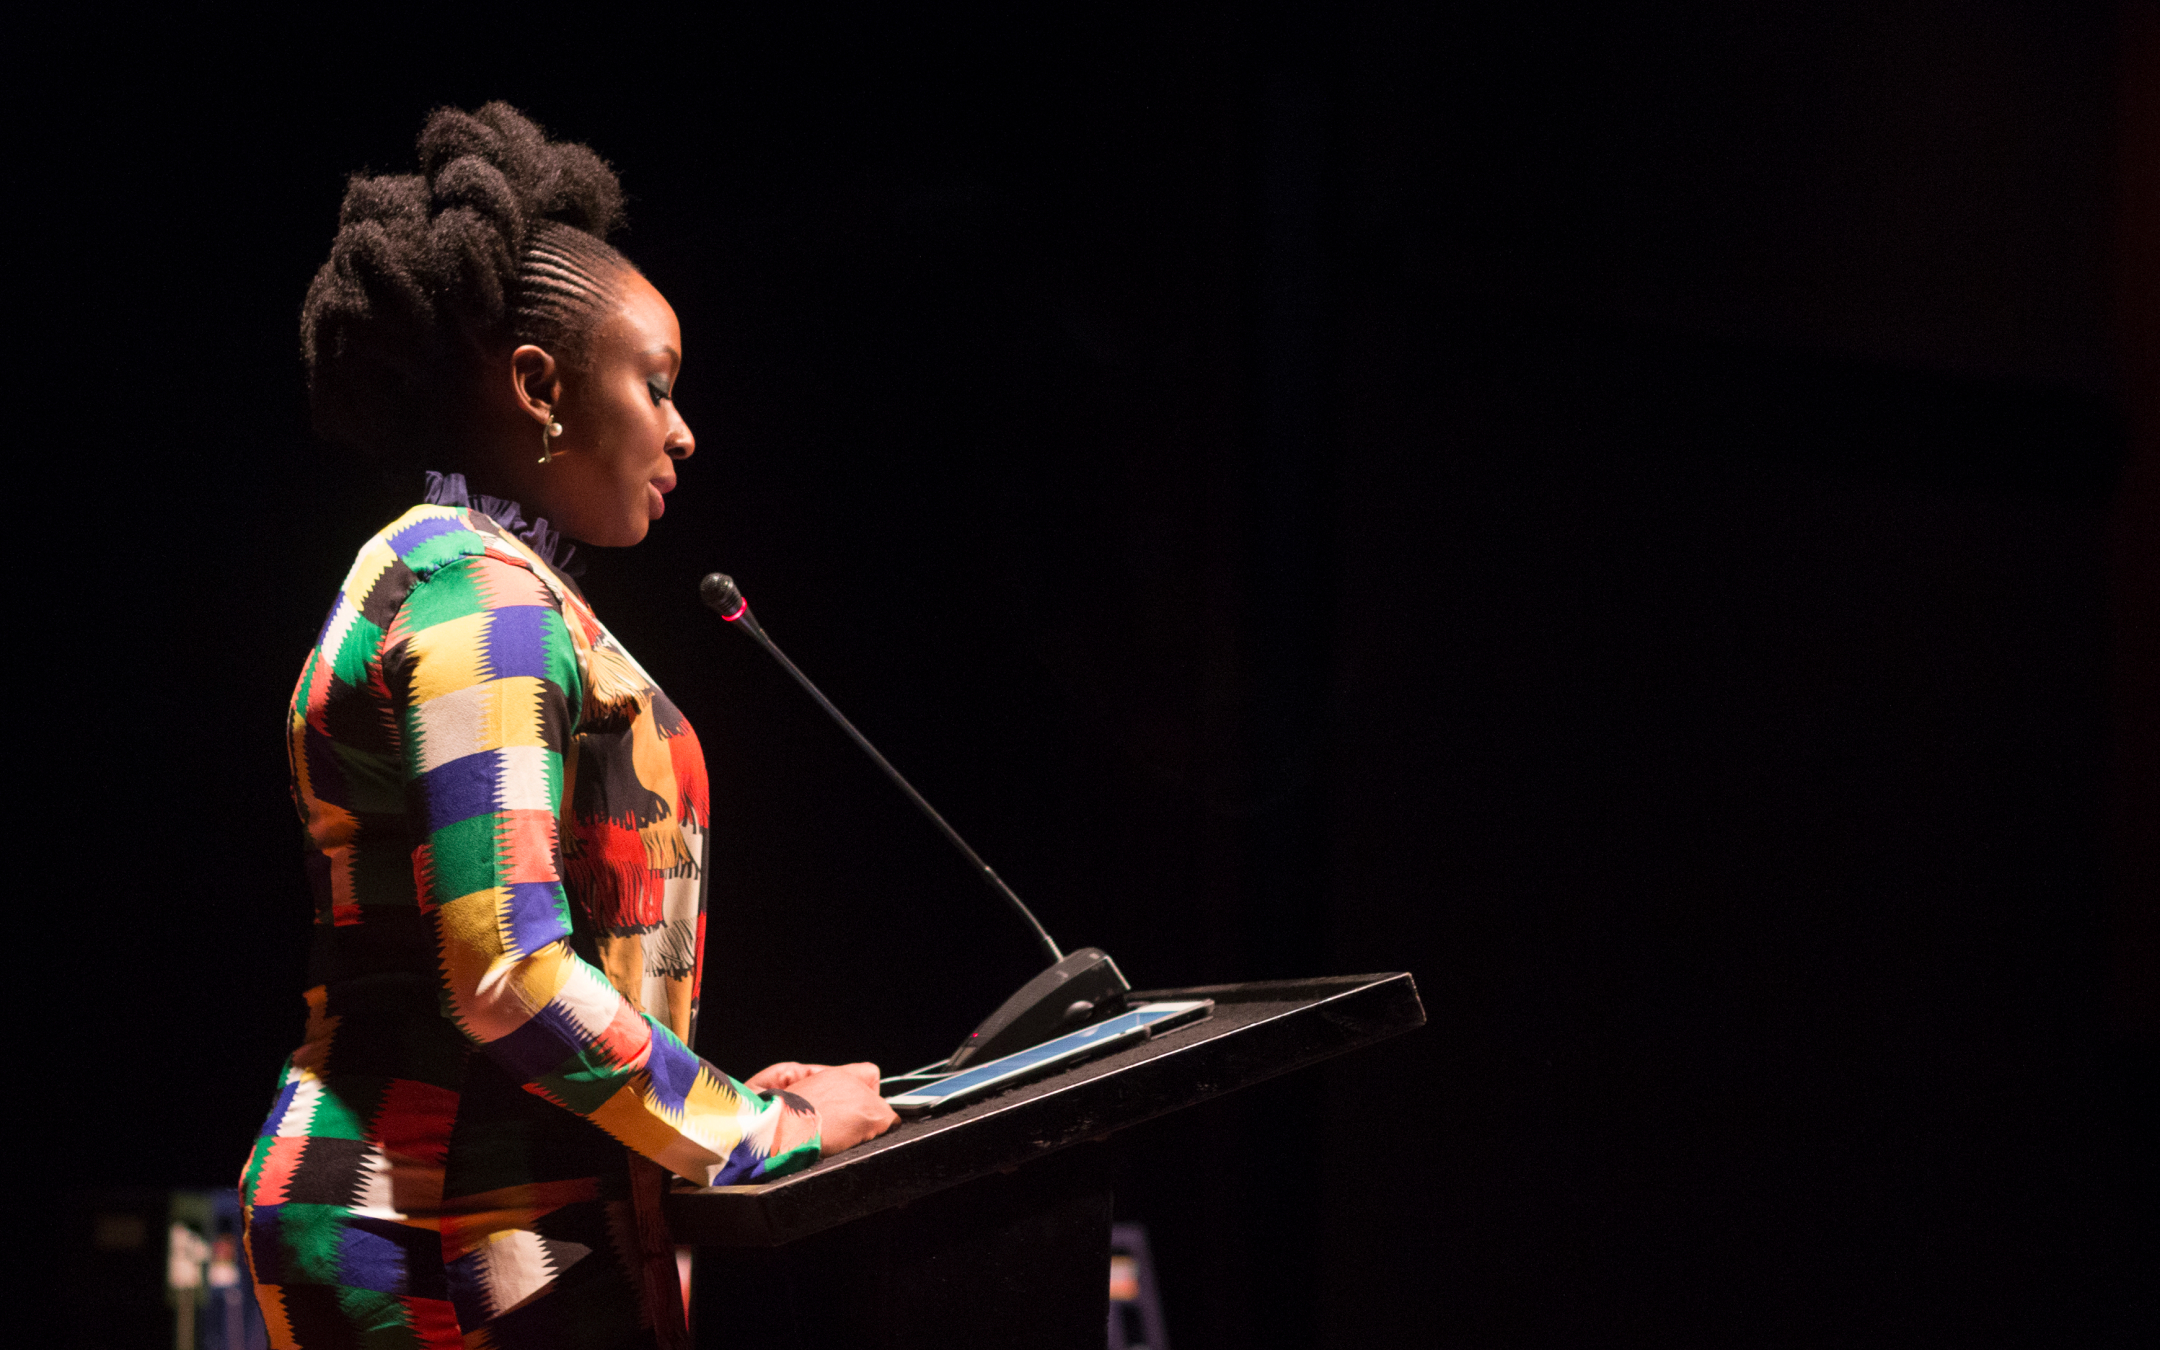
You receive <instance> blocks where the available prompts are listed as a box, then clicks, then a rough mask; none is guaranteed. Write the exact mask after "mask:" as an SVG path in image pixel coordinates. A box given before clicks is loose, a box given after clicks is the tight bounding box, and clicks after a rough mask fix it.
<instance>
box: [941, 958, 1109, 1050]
mask: <svg viewBox="0 0 2160 1350" xmlns="http://www.w3.org/2000/svg"><path fill="white" fill-rule="evenodd" d="M1131 991H1132V986H1131V985H1130V984H1128V983H1126V980H1125V976H1124V974H1123V973H1122V972H1120V971H1119V970H1118V968H1117V962H1115V961H1113V960H1111V959H1110V954H1109V953H1108V952H1105V951H1103V950H1102V949H1101V948H1099V947H1082V948H1081V949H1080V950H1079V951H1076V952H1074V953H1073V954H1072V955H1070V956H1068V957H1066V958H1065V959H1064V960H1062V961H1060V962H1058V963H1057V964H1056V965H1054V966H1052V967H1050V968H1049V969H1048V970H1045V971H1044V972H1043V973H1042V974H1040V975H1037V976H1036V977H1035V978H1034V979H1032V980H1029V981H1028V982H1027V983H1026V984H1023V985H1021V986H1020V988H1019V989H1018V990H1017V991H1016V992H1015V993H1014V994H1013V996H1012V997H1011V998H1008V999H1006V1000H1005V1001H1004V1002H1003V1003H1001V1004H999V1005H998V1010H997V1011H996V1012H994V1013H991V1014H990V1015H989V1016H988V1017H986V1018H984V1019H983V1023H982V1025H981V1026H979V1027H977V1028H975V1030H974V1031H973V1032H971V1033H970V1034H969V1036H968V1038H967V1039H966V1040H964V1041H962V1042H961V1043H960V1048H959V1049H958V1050H955V1051H953V1054H952V1058H951V1059H949V1060H947V1061H946V1062H945V1067H946V1068H947V1069H948V1070H953V1071H957V1070H960V1069H964V1068H966V1067H967V1066H968V1065H969V1064H972V1063H975V1062H978V1061H981V1060H989V1059H998V1058H1001V1057H1003V1056H1005V1055H1010V1054H1014V1053H1016V1052H1018V1051H1021V1050H1025V1049H1027V1048H1028V1047H1029V1046H1031V1045H1040V1044H1042V1043H1043V1042H1044V1041H1047V1040H1049V1039H1050V1038H1051V1037H1053V1036H1062V1035H1064V1034H1065V1033H1066V1032H1068V1031H1077V1030H1079V1029H1080V1028H1081V1027H1084V1026H1086V1025H1087V1024H1088V1023H1090V1022H1093V1021H1095V1020H1097V1019H1098V1018H1103V1017H1108V1016H1110V1015H1111V1014H1113V1013H1118V1012H1122V1011H1124V1008H1125V995H1126V994H1128V993H1130V992H1131Z"/></svg>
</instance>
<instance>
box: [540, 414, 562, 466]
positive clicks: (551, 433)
mask: <svg viewBox="0 0 2160 1350" xmlns="http://www.w3.org/2000/svg"><path fill="white" fill-rule="evenodd" d="M560 435H562V423H560V422H558V421H556V420H555V418H554V417H553V415H550V416H549V417H548V424H547V427H546V429H545V430H543V431H542V432H541V433H540V462H541V463H542V464H546V463H548V462H550V461H551V460H553V459H554V458H555V438H556V437H557V436H560Z"/></svg>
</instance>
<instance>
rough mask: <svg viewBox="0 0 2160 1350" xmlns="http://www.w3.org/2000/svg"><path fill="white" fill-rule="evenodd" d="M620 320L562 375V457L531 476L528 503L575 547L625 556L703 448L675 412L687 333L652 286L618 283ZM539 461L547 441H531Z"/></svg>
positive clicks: (632, 280) (640, 281)
mask: <svg viewBox="0 0 2160 1350" xmlns="http://www.w3.org/2000/svg"><path fill="white" fill-rule="evenodd" d="M615 284H616V290H617V295H616V299H615V306H614V311H613V313H612V314H610V315H609V316H608V317H607V318H606V319H605V320H603V321H602V322H601V324H600V326H599V327H598V328H597V329H595V330H594V331H593V334H592V336H591V338H590V339H589V343H588V348H587V353H586V359H585V361H584V362H583V363H582V365H583V368H582V369H580V370H574V371H573V370H569V369H563V370H562V371H561V373H560V379H561V384H560V386H559V390H560V393H559V397H558V401H557V402H556V403H555V405H554V409H553V411H554V417H555V420H556V421H557V422H559V423H561V425H562V429H563V431H562V435H561V436H559V437H556V438H555V440H554V442H553V444H554V449H555V457H554V458H553V459H552V460H550V461H549V462H548V463H547V464H544V465H535V468H534V470H533V471H529V472H528V473H527V474H526V475H524V476H525V477H526V478H527V481H529V482H532V483H533V484H534V485H535V487H536V489H537V490H536V491H534V492H532V493H531V494H530V496H529V497H528V498H527V500H529V501H531V502H532V505H533V507H534V508H535V512H534V513H535V514H537V515H541V516H545V517H546V518H547V519H548V520H549V521H550V522H551V523H552V524H553V525H554V526H555V528H557V529H559V530H561V531H562V532H563V533H564V534H567V535H569V536H570V537H571V538H572V539H577V540H581V541H583V542H585V543H588V544H597V545H600V546H601V547H603V548H623V547H626V546H628V545H631V544H635V543H637V542H638V541H639V540H641V539H643V538H644V537H645V532H646V531H647V530H648V529H650V528H651V527H652V523H653V522H654V521H656V520H658V519H659V518H660V517H661V515H662V514H663V513H665V512H666V510H667V501H666V494H667V493H668V492H670V491H672V490H674V487H675V463H676V461H677V460H684V459H688V458H689V457H690V455H691V453H692V452H693V451H695V450H696V449H697V441H696V439H695V438H694V437H692V436H691V434H690V427H689V425H688V424H687V423H685V422H684V421H683V419H682V414H681V413H679V412H677V411H676V410H675V399H674V391H675V380H676V377H677V376H678V375H679V374H680V373H681V371H682V327H681V325H680V324H678V323H677V322H676V319H675V311H674V309H673V308H671V307H670V306H669V304H668V302H667V300H666V299H665V298H664V297H662V296H661V294H660V292H659V291H657V290H655V289H654V288H653V284H652V283H651V282H649V281H647V280H646V279H645V278H644V277H642V276H639V275H638V274H637V273H635V272H630V271H625V272H624V273H623V274H622V275H621V276H620V277H619V278H617V279H616V283H615ZM532 443H533V457H534V459H535V460H537V459H538V457H539V446H540V437H539V436H537V435H535V436H534V437H533V438H532Z"/></svg>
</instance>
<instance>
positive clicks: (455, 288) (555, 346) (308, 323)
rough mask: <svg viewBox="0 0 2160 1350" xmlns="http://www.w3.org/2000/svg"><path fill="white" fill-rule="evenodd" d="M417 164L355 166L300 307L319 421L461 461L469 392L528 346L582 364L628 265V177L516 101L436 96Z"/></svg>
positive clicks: (382, 448)
mask: <svg viewBox="0 0 2160 1350" xmlns="http://www.w3.org/2000/svg"><path fill="white" fill-rule="evenodd" d="M418 148H419V153H420V172H419V173H417V174H382V175H370V174H364V173H363V174H355V175H353V177H352V178H351V179H350V180H349V181H348V182H347V184H346V188H345V202H344V205H343V207H342V208H340V210H339V213H338V232H337V238H336V240H335V241H334V242H333V243H332V244H331V245H330V259H329V261H327V262H325V263H324V264H323V265H322V268H321V270H319V271H317V272H316V274H315V280H314V281H313V282H312V283H311V284H310V285H309V286H308V292H307V300H306V302H305V303H304V304H303V305H302V306H301V309H300V352H301V357H302V359H303V360H304V361H305V362H306V364H307V376H308V402H309V405H310V408H311V410H312V413H313V417H314V422H315V428H316V430H317V431H319V432H321V433H322V434H323V435H324V436H325V437H327V438H329V439H330V440H333V441H337V442H340V443H342V444H345V445H348V446H351V447H353V448H354V449H357V450H360V451H362V452H363V453H366V454H369V455H371V456H395V457H399V458H405V457H409V456H410V457H422V458H439V457H442V456H446V455H447V456H451V457H455V453H456V448H457V447H456V445H455V443H454V442H455V439H456V437H457V435H458V432H459V430H460V423H461V418H460V416H459V413H460V408H459V402H460V398H461V396H464V395H466V394H467V393H468V392H469V390H470V389H471V387H472V381H473V379H474V378H475V377H476V375H477V374H478V371H479V369H480V363H481V361H482V360H483V359H484V358H485V357H487V356H488V355H490V354H491V353H496V352H501V351H504V350H507V348H508V347H510V346H515V345H518V344H520V343H526V342H530V343H533V344H535V345H537V346H540V347H544V348H546V349H547V350H548V352H549V353H550V354H552V355H553V356H555V358H556V360H557V361H558V362H560V363H562V364H564V365H567V366H569V367H570V368H572V369H576V368H577V367H578V366H579V364H580V362H581V360H582V358H583V356H584V354H585V344H586V339H587V338H588V337H589V336H590V334H591V331H592V329H593V328H594V326H595V325H596V324H597V322H598V320H599V319H600V317H601V316H602V315H603V314H604V313H605V312H606V311H607V309H608V306H609V302H610V301H611V300H612V299H613V297H614V294H615V287H616V282H617V281H618V280H619V278H620V277H621V276H622V274H623V273H624V272H625V271H627V270H630V262H629V260H628V259H626V258H624V257H623V255H622V254H620V253H618V252H616V251H615V249H614V248H612V247H610V246H609V245H608V244H607V242H606V237H607V235H608V233H609V232H610V231H611V230H614V229H616V228H617V227H619V226H620V225H621V224H622V219H623V194H622V185H621V184H620V183H618V182H617V181H616V178H615V173H614V170H612V169H610V168H609V167H608V166H607V164H606V162H605V161H603V160H602V159H601V158H600V157H599V156H598V155H596V154H594V153H593V152H592V151H591V150H590V149H589V148H587V147H585V146H583V145H577V144H573V143H569V142H564V141H550V140H548V139H547V136H546V133H545V132H543V131H542V130H541V129H540V128H539V127H538V126H536V125H534V124H533V122H532V121H531V120H530V119H528V118H527V117H526V116H525V115H524V114H522V113H520V112H518V110H517V109H515V108H513V107H511V106H510V105H509V104H507V103H490V104H488V105H486V106H485V107H483V108H481V109H480V110H479V111H478V112H471V113H468V112H463V111H460V110H458V109H455V108H438V109H436V110H435V111H434V112H433V113H431V114H429V116H428V119H427V125H426V126H424V127H423V128H422V129H421V131H420V140H419V147H418Z"/></svg>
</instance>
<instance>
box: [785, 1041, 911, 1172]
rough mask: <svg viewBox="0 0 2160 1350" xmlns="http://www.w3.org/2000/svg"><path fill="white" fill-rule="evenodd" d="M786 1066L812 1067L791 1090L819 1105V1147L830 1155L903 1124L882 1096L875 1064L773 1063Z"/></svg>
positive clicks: (814, 1104) (813, 1104)
mask: <svg viewBox="0 0 2160 1350" xmlns="http://www.w3.org/2000/svg"><path fill="white" fill-rule="evenodd" d="M782 1067H793V1068H798V1069H809V1070H811V1072H810V1073H809V1074H807V1075H805V1076H804V1077H802V1078H799V1079H797V1080H795V1083H794V1085H793V1086H791V1087H789V1088H788V1089H787V1091H789V1092H791V1093H793V1094H794V1095H796V1096H798V1097H800V1098H802V1099H803V1100H804V1101H807V1102H809V1103H810V1104H811V1105H812V1106H814V1107H816V1108H817V1119H818V1131H819V1134H820V1136H821V1137H820V1139H819V1149H820V1151H821V1152H822V1153H823V1154H824V1156H826V1157H828V1158H830V1157H831V1156H832V1155H833V1154H835V1153H839V1152H841V1151H842V1150H844V1149H851V1148H853V1147H855V1146H856V1145H857V1144H860V1143H862V1142H863V1141H864V1140H868V1139H875V1138H877V1137H878V1136H879V1135H881V1134H883V1133H885V1131H887V1130H889V1129H891V1128H892V1127H893V1126H895V1125H897V1124H899V1123H900V1117H898V1116H896V1115H894V1114H893V1109H892V1108H891V1107H889V1106H887V1105H886V1104H885V1099H884V1098H883V1097H880V1096H879V1095H878V1069H877V1065H875V1064H842V1065H839V1066H838V1067H835V1068H826V1067H824V1066H823V1065H814V1064H797V1065H792V1066H783V1065H779V1064H775V1065H774V1066H773V1068H774V1069H778V1068H782ZM766 1072H768V1073H769V1072H771V1070H767V1071H766Z"/></svg>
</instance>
